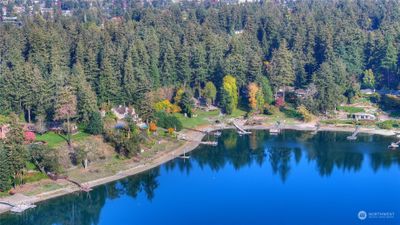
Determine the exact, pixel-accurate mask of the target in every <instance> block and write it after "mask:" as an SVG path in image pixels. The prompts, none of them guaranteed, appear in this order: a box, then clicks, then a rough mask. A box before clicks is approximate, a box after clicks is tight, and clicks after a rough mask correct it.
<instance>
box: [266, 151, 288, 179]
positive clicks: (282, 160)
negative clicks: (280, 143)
mask: <svg viewBox="0 0 400 225" xmlns="http://www.w3.org/2000/svg"><path fill="white" fill-rule="evenodd" d="M291 152H292V150H291V149H290V148H285V147H271V148H270V149H268V153H269V161H270V163H271V167H272V171H273V172H274V173H275V174H279V176H280V177H281V179H282V181H283V182H285V181H286V179H287V176H288V174H289V171H290V165H289V163H290V158H291Z"/></svg>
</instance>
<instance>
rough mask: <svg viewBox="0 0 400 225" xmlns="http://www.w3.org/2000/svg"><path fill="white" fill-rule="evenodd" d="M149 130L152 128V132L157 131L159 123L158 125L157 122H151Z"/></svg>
mask: <svg viewBox="0 0 400 225" xmlns="http://www.w3.org/2000/svg"><path fill="white" fill-rule="evenodd" d="M149 130H150V131H151V132H156V131H157V125H156V123H154V122H150V125H149Z"/></svg>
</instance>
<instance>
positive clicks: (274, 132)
mask: <svg viewBox="0 0 400 225" xmlns="http://www.w3.org/2000/svg"><path fill="white" fill-rule="evenodd" d="M280 126H281V123H280V122H277V123H276V124H275V126H274V127H272V128H271V129H269V133H270V134H272V135H277V134H279V133H280V132H281V128H280Z"/></svg>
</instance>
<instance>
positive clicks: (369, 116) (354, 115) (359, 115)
mask: <svg viewBox="0 0 400 225" xmlns="http://www.w3.org/2000/svg"><path fill="white" fill-rule="evenodd" d="M348 117H349V118H352V119H355V120H357V121H358V120H376V116H375V115H372V114H369V113H352V114H349V115H348Z"/></svg>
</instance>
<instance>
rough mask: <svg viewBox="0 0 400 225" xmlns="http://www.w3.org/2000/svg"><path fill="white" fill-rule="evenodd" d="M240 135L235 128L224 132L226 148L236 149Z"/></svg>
mask: <svg viewBox="0 0 400 225" xmlns="http://www.w3.org/2000/svg"><path fill="white" fill-rule="evenodd" d="M237 139H238V135H237V133H236V131H235V130H228V131H226V132H224V133H223V135H222V140H223V143H224V147H225V149H229V150H230V149H234V148H236V147H237V146H236V143H237Z"/></svg>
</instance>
